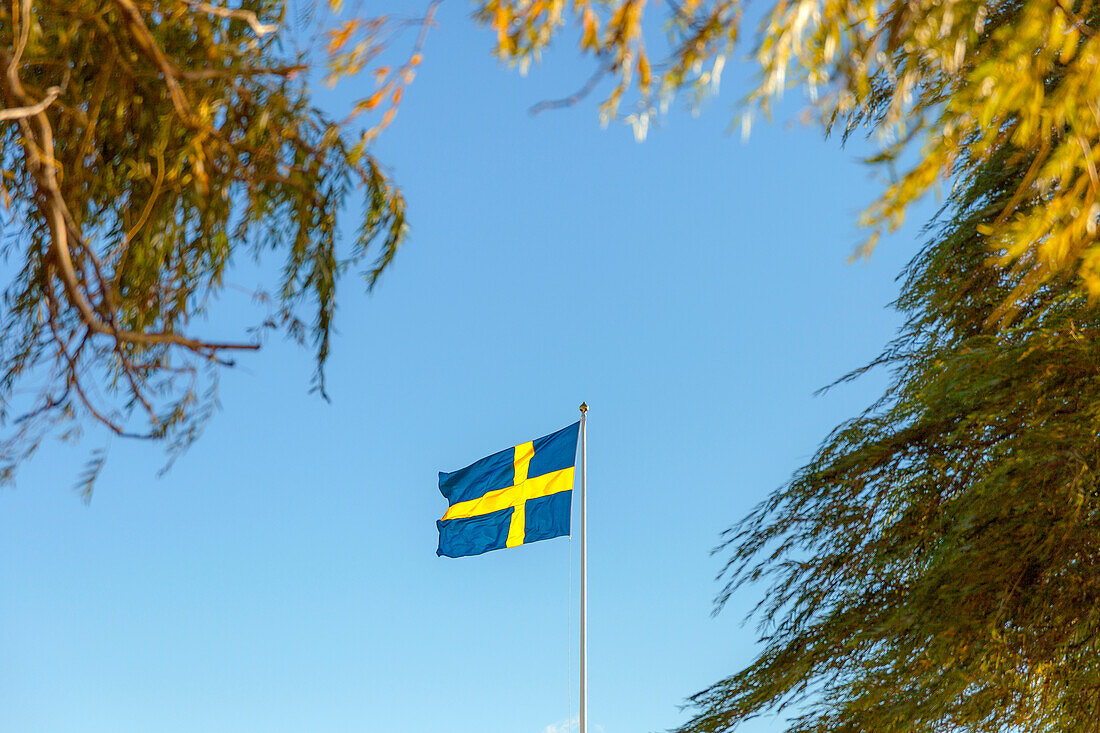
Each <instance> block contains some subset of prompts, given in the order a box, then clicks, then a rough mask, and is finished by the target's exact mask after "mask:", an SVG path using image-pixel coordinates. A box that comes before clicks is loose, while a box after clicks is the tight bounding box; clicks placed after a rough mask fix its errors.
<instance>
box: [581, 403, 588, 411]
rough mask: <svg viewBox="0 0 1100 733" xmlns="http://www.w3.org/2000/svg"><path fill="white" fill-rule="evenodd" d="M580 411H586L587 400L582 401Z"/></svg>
mask: <svg viewBox="0 0 1100 733" xmlns="http://www.w3.org/2000/svg"><path fill="white" fill-rule="evenodd" d="M581 412H588V403H587V402H582V403H581Z"/></svg>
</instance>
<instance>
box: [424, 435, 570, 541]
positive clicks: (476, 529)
mask: <svg viewBox="0 0 1100 733" xmlns="http://www.w3.org/2000/svg"><path fill="white" fill-rule="evenodd" d="M579 426H580V423H579V422H576V423H573V424H572V425H570V426H569V427H567V428H562V429H561V430H559V431H558V432H556V433H551V434H550V435H546V436H543V437H541V438H537V439H535V440H531V441H528V442H526V443H520V444H519V445H517V446H514V447H512V448H508V449H507V450H502V451H500V452H499V453H494V454H493V455H491V456H489V457H487V458H482V459H481V460H480V461H477V462H476V463H473V464H471V465H469V466H467V467H466V468H462V469H459V470H458V471H454V472H453V473H443V472H440V474H439V492H440V493H441V494H443V496H444V498H446V499H447V503H448V504H449V505H450V507H449V508H448V509H447V513H446V514H444V515H443V518H442V519H440V520H439V521H438V522H436V525H437V526H438V527H439V549H438V550H436V554H437V555H442V556H446V557H466V556H468V555H480V554H481V553H483V552H489V551H490V550H500V549H503V548H505V547H517V546H519V545H526V544H530V543H532V542H538V541H539V540H548V539H551V538H552V537H561V536H562V535H568V534H569V514H570V507H571V502H572V498H573V470H574V466H575V465H576V457H577V432H578V429H579Z"/></svg>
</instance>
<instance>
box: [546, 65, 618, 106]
mask: <svg viewBox="0 0 1100 733" xmlns="http://www.w3.org/2000/svg"><path fill="white" fill-rule="evenodd" d="M610 68H611V67H610V66H608V65H607V64H604V65H602V66H600V67H599V68H597V69H596V71H595V72H593V74H592V76H591V77H589V79H588V81H586V82H585V83H584V86H583V87H581V88H580V89H578V90H577V91H576V92H574V93H573V94H570V95H569V96H568V97H563V98H562V99H548V100H546V101H543V102H539V103H538V104H536V105H533V106H532V107H531V109H529V110H527V112H528V114H531V115H537V114H539V113H540V112H545V111H546V110H548V109H562V108H563V107H572V106H573V105H575V104H577V103H578V102H580V101H581V100H582V99H584V98H585V97H587V96H588V95H589V94H591V93H592V91H593V90H594V89H595V88H596V86H597V85H598V84H599V83H600V80H601V79H603V77H604V75H605V74H607V72H608V71H610Z"/></svg>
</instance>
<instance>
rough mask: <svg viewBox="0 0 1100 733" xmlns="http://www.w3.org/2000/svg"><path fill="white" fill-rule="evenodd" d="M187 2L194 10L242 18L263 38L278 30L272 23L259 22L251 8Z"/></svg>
mask: <svg viewBox="0 0 1100 733" xmlns="http://www.w3.org/2000/svg"><path fill="white" fill-rule="evenodd" d="M187 4H188V5H190V6H191V7H192V8H194V9H195V10H201V11H203V12H204V13H210V14H211V15H216V16H218V17H219V18H229V19H231V20H243V21H244V22H246V23H248V25H249V26H251V28H252V30H253V32H254V33H255V34H256V35H257V36H259V37H260V38H263V37H264V36H266V35H267V34H268V33H274V32H275V31H277V30H279V26H278V25H277V24H274V23H261V22H260V19H259V18H258V17H257V16H256V14H255V13H253V12H252V11H251V10H240V9H235V8H219V7H217V6H216V5H211V4H210V3H202V2H196V0H187Z"/></svg>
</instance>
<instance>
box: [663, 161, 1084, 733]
mask: <svg viewBox="0 0 1100 733" xmlns="http://www.w3.org/2000/svg"><path fill="white" fill-rule="evenodd" d="M1036 155H1037V153H1036V151H1028V152H1026V153H1025V152H1023V151H1014V150H1010V149H1005V150H1003V151H1001V152H1000V154H999V155H996V156H994V157H993V158H991V159H990V160H988V161H987V162H985V163H984V164H982V165H980V166H978V167H976V168H972V169H971V170H973V172H972V173H971V174H970V175H968V176H967V177H966V178H965V179H964V180H962V181H960V182H959V184H958V186H957V188H956V190H955V193H954V195H953V197H952V200H951V202H950V204H949V205H948V206H947V207H946V208H945V210H944V211H943V212H941V214H940V216H939V217H938V220H937V223H936V224H935V226H934V227H933V229H932V238H931V241H930V242H929V243H928V245H927V246H926V247H925V249H924V250H923V251H922V252H921V253H920V254H919V255H918V257H917V258H916V259H914V261H913V262H912V263H910V265H909V267H908V268H907V270H906V273H905V281H904V286H903V289H902V293H901V296H900V298H899V300H898V302H897V306H898V307H899V308H900V309H901V310H902V311H903V312H904V313H906V314H907V316H908V320H907V323H906V324H905V326H904V328H903V329H902V332H901V333H900V335H899V337H898V338H897V340H896V341H895V342H893V343H892V344H891V345H890V347H889V348H888V349H887V350H886V352H885V353H884V354H883V355H882V356H881V357H880V359H879V360H878V361H877V362H876V363H875V364H873V365H872V367H881V368H886V369H889V370H892V374H893V379H892V386H891V387H890V389H889V390H888V391H887V393H886V394H885V395H884V396H883V398H882V399H881V400H880V401H879V402H878V403H877V404H876V405H874V406H873V407H872V408H871V409H869V410H868V411H867V412H866V413H865V414H863V415H861V416H860V417H858V418H856V419H853V420H851V421H849V422H846V423H845V424H843V425H841V426H840V427H838V428H837V429H836V430H835V431H834V432H833V434H832V435H830V436H829V438H828V439H827V440H826V441H825V443H824V444H823V445H822V447H821V448H820V449H819V451H818V452H817V454H816V455H815V456H814V458H813V460H812V461H811V462H810V463H809V464H808V465H807V466H805V467H804V468H803V469H801V470H800V471H799V472H798V473H797V474H796V475H795V476H794V478H793V479H792V480H791V482H790V483H789V484H788V485H787V486H785V487H784V488H782V489H781V490H780V491H777V492H776V493H774V494H773V495H772V496H771V497H770V498H769V499H768V500H767V501H765V502H764V503H763V504H762V505H761V506H759V507H758V508H757V509H756V510H754V512H753V513H752V514H751V515H750V516H749V517H747V518H746V519H745V520H743V521H742V522H741V523H740V524H739V525H737V526H735V527H734V528H733V529H731V530H730V532H729V535H728V538H727V543H726V545H725V550H726V551H728V552H730V554H731V555H730V560H729V564H728V565H727V568H726V573H725V574H726V576H727V581H728V584H727V585H726V587H725V589H724V591H723V593H722V594H721V596H720V598H719V603H720V604H721V603H724V602H725V601H726V600H727V599H728V598H729V597H730V595H731V594H732V593H733V592H735V591H737V590H738V589H740V588H743V587H744V586H745V585H746V584H756V583H762V584H763V586H764V587H766V588H767V595H766V598H765V600H764V601H763V602H762V603H761V605H760V606H759V607H758V608H757V610H756V613H757V614H758V618H759V620H760V622H761V626H760V631H761V635H762V639H763V642H764V644H765V648H764V651H763V653H762V654H761V655H760V656H759V657H758V658H757V659H756V661H755V662H754V663H753V664H752V665H750V666H748V667H747V668H745V669H744V670H742V671H741V672H739V673H737V674H735V675H733V676H731V677H729V678H727V679H725V680H722V681H721V682H719V683H717V684H715V685H713V686H712V687H711V688H709V689H707V690H705V691H703V692H702V693H700V694H699V695H697V696H695V697H694V698H693V699H692V703H693V712H694V715H693V718H692V720H691V721H690V722H689V723H688V724H687V725H686V726H685V727H684V728H683V730H684V731H691V732H692V733H695V732H700V733H701V732H702V731H725V730H731V729H733V728H735V727H736V726H737V724H738V723H739V722H741V721H744V720H746V719H748V718H750V717H753V716H755V715H758V714H760V713H762V712H764V711H767V710H773V711H774V710H780V711H783V712H785V713H786V714H788V715H790V716H791V718H792V720H791V723H790V724H789V727H788V730H791V731H876V732H877V731H945V730H958V731H1022V730H1026V731H1051V732H1053V731H1087V730H1091V729H1092V727H1093V726H1094V725H1095V722H1096V719H1097V713H1098V707H1100V698H1098V696H1097V694H1096V691H1097V689H1100V479H1098V476H1097V473H1096V471H1097V469H1098V467H1100V407H1098V405H1100V366H1098V365H1100V312H1098V310H1097V308H1096V307H1095V306H1094V305H1093V304H1091V303H1090V302H1089V300H1088V297H1087V295H1086V294H1085V293H1084V292H1082V291H1081V289H1080V288H1079V287H1076V286H1075V284H1074V282H1073V280H1072V277H1071V276H1068V275H1067V276H1064V277H1063V278H1061V279H1059V280H1053V279H1052V280H1048V281H1047V282H1046V283H1045V284H1044V285H1043V286H1041V287H1039V288H1038V289H1036V290H1035V292H1034V293H1032V295H1031V296H1030V297H1028V298H1027V299H1024V300H1017V301H1016V307H1017V309H1018V313H1017V315H1016V317H1015V319H1014V320H1013V322H1012V323H1011V324H1010V325H1007V326H1005V327H1003V328H1001V329H999V330H998V331H996V332H991V331H990V330H989V329H988V326H987V324H988V323H990V322H991V320H995V317H996V314H997V313H998V312H999V311H1000V309H1001V308H1002V306H1003V303H1004V302H1005V301H1006V299H1008V298H1015V297H1016V296H1014V295H1013V289H1014V287H1015V283H1014V282H1013V280H1012V278H1011V277H1009V276H1007V275H1006V273H1005V272H1004V271H1001V270H998V269H997V268H994V267H991V266H989V255H988V251H987V249H986V239H985V237H984V236H983V235H982V233H981V232H982V230H983V229H985V228H986V227H988V226H989V223H990V222H991V221H992V220H993V219H995V218H996V217H998V216H1000V214H1001V212H1002V211H1003V210H1004V209H1005V207H1006V206H1011V207H1014V209H1015V210H1016V211H1017V212H1026V211H1027V210H1028V209H1029V208H1030V207H1035V206H1042V205H1044V200H1043V198H1042V196H1041V195H1039V194H1038V193H1036V194H1033V195H1032V196H1031V197H1030V198H1029V199H1027V200H1023V201H1016V196H1017V191H1018V188H1019V183H1020V180H1021V179H1022V178H1023V177H1024V176H1025V175H1026V173H1027V171H1028V169H1029V168H1030V167H1031V165H1032V164H1033V161H1034V160H1035V159H1036ZM868 368H871V367H868ZM861 371H862V370H861ZM858 374H859V373H856V374H854V375H852V377H855V376H858Z"/></svg>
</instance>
